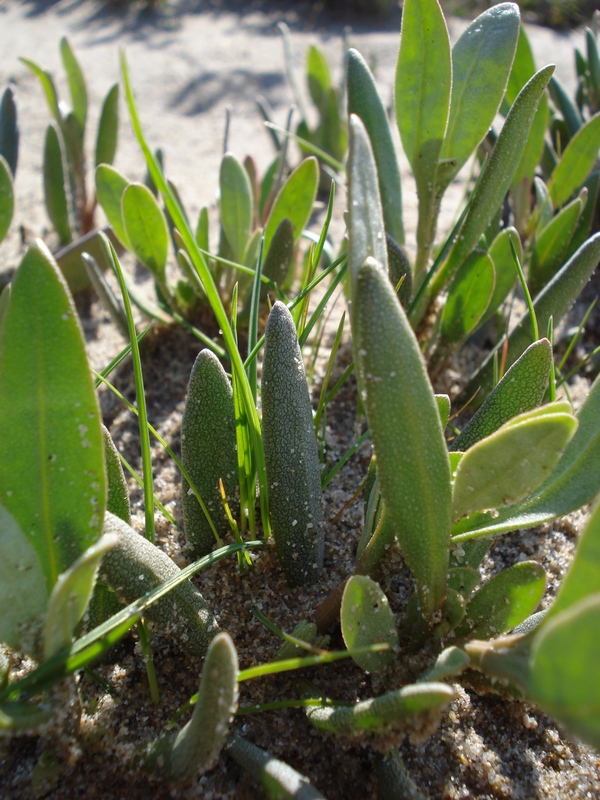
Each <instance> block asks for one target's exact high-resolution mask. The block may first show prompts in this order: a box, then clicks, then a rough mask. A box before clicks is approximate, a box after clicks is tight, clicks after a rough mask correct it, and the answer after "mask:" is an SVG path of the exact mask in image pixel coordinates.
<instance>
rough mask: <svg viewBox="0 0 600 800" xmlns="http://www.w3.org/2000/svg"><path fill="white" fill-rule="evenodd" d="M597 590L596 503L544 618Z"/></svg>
mask: <svg viewBox="0 0 600 800" xmlns="http://www.w3.org/2000/svg"><path fill="white" fill-rule="evenodd" d="M598 591H600V504H599V503H596V507H595V509H594V511H593V513H592V516H591V517H590V518H589V520H588V521H587V523H586V526H585V528H584V529H583V531H582V533H581V535H580V537H579V541H578V542H577V548H576V550H575V556H574V558H573V562H572V564H571V566H570V567H569V571H568V572H567V574H566V576H565V578H564V580H563V582H562V584H561V587H560V590H559V592H558V596H557V598H556V600H555V601H554V603H552V605H551V606H550V609H549V611H548V614H547V618H548V619H551V618H552V617H553V616H555V615H556V614H560V613H561V612H562V611H566V609H568V608H570V607H571V606H573V605H575V603H577V602H579V601H580V600H583V599H584V598H585V597H587V596H588V595H591V594H594V593H595V592H598Z"/></svg>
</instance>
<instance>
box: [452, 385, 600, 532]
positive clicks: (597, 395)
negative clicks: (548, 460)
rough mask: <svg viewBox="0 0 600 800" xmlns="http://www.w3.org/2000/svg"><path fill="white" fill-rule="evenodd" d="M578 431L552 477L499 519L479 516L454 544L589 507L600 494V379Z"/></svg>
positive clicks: (458, 529)
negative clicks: (584, 506)
mask: <svg viewBox="0 0 600 800" xmlns="http://www.w3.org/2000/svg"><path fill="white" fill-rule="evenodd" d="M576 417H577V420H578V422H579V426H578V428H577V431H576V433H575V435H574V436H573V438H572V439H571V441H570V442H569V444H568V445H567V447H566V449H565V452H564V453H563V455H562V457H561V459H560V461H559V462H558V464H557V465H556V467H555V469H554V471H553V472H552V474H551V475H550V476H549V477H548V479H547V480H546V481H544V483H543V484H542V485H541V486H540V487H539V488H538V489H537V490H536V491H535V492H534V493H533V494H532V496H531V497H530V498H528V499H527V500H525V501H524V502H523V503H520V504H519V505H517V506H514V507H512V508H507V509H501V510H500V513H499V514H498V515H497V516H494V517H492V516H491V515H490V514H475V515H473V517H471V518H469V519H467V520H464V522H463V523H458V525H456V526H454V528H453V530H452V534H453V538H454V541H460V540H461V539H463V538H465V539H468V538H473V537H475V536H489V535H490V534H496V533H504V532H505V531H511V530H515V529H516V528H532V527H534V526H535V525H541V524H542V523H544V522H549V521H550V520H552V519H555V518H556V517H562V516H564V515H565V514H569V513H570V512H571V511H575V509H577V508H581V506H583V505H585V504H586V503H589V502H591V501H592V500H593V498H594V497H595V496H596V495H597V494H598V492H599V491H600V378H596V380H595V381H594V384H593V386H592V388H591V390H590V393H589V395H588V397H587V399H586V401H585V403H584V404H583V406H582V407H581V409H580V410H579V412H578V413H577V414H576Z"/></svg>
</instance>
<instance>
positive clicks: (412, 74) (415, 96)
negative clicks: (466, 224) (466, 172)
mask: <svg viewBox="0 0 600 800" xmlns="http://www.w3.org/2000/svg"><path fill="white" fill-rule="evenodd" d="M451 84H452V60H451V53H450V38H449V36H448V29H447V28H446V21H445V19H444V15H443V13H442V9H441V7H440V5H439V3H438V0H406V1H405V3H404V6H403V9H402V30H401V34H400V52H399V54H398V64H397V67H396V79H395V90H394V95H395V106H396V120H397V123H398V130H399V131H400V137H401V139H402V146H403V147H404V152H405V153H406V156H407V158H408V160H409V162H410V165H411V167H412V170H413V173H414V176H415V180H416V183H417V194H418V196H419V222H418V226H417V250H418V252H417V263H416V266H415V273H416V275H417V277H418V276H419V275H421V274H422V273H423V270H424V269H425V267H426V266H427V261H428V257H429V249H430V247H431V244H432V241H433V237H434V235H435V220H436V216H437V215H436V208H435V192H436V173H437V169H438V161H439V157H440V152H441V148H442V142H443V139H444V135H445V133H446V125H447V122H448V113H449V109H450V89H451Z"/></svg>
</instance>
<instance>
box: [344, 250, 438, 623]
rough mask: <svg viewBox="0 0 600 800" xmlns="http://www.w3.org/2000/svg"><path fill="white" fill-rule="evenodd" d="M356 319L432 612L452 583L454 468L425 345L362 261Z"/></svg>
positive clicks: (380, 277) (394, 492)
mask: <svg viewBox="0 0 600 800" xmlns="http://www.w3.org/2000/svg"><path fill="white" fill-rule="evenodd" d="M353 303H354V317H353V319H352V327H353V340H354V346H355V358H356V362H357V368H358V381H359V387H360V391H361V396H362V399H363V404H364V408H365V411H366V414H367V420H368V423H369V428H370V430H371V434H372V437H373V444H374V447H375V453H376V456H377V475H378V478H379V481H380V485H381V494H382V496H383V498H384V500H385V503H386V508H387V510H388V512H389V514H390V516H391V518H392V521H393V522H394V524H395V525H396V530H397V536H398V540H399V542H400V546H401V548H402V552H403V554H404V557H405V559H406V562H407V564H408V565H409V567H410V569H411V570H412V572H413V574H414V576H415V578H416V581H417V586H418V591H419V596H420V600H421V604H422V605H421V610H422V613H423V614H424V616H425V617H428V616H429V615H430V614H432V613H433V612H434V611H435V610H436V609H437V608H439V607H440V605H441V603H442V601H443V598H444V594H445V585H446V572H447V565H448V531H449V512H450V466H449V462H448V455H447V452H446V447H445V443H444V437H443V432H442V426H441V422H440V417H439V414H438V410H437V404H436V402H435V397H434V394H433V390H432V388H431V384H430V383H429V378H428V376H427V371H426V369H425V364H424V362H423V358H422V355H421V351H420V348H419V344H418V342H417V340H416V338H415V335H414V333H413V331H412V328H411V327H410V324H409V322H408V320H407V318H406V315H405V313H404V311H403V309H402V307H401V305H400V302H399V301H398V298H397V297H396V295H395V293H394V290H393V288H392V286H391V284H390V282H389V279H388V277H387V275H386V274H385V272H384V271H383V269H382V268H381V266H379V265H378V264H377V262H375V261H374V260H373V259H367V260H366V262H365V265H364V266H363V267H362V269H361V271H360V273H359V277H358V281H357V290H356V295H355V297H354V298H353Z"/></svg>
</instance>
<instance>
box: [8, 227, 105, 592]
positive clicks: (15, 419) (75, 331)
mask: <svg viewBox="0 0 600 800" xmlns="http://www.w3.org/2000/svg"><path fill="white" fill-rule="evenodd" d="M0 439H1V440H2V442H3V453H4V454H5V455H4V456H3V457H2V458H1V459H0V499H1V503H2V505H3V506H4V507H5V508H6V509H7V510H8V511H9V512H10V513H11V514H12V515H13V516H14V518H15V520H16V521H17V523H18V524H19V526H20V527H21V529H22V530H23V532H24V533H25V535H26V536H27V538H28V540H29V542H30V543H31V544H32V545H33V547H34V548H35V551H36V553H37V555H38V558H39V559H40V562H41V565H42V568H43V571H44V576H45V579H46V585H47V590H48V592H49V591H50V590H51V588H52V587H53V586H54V584H55V583H56V580H57V578H58V575H59V573H61V572H63V571H64V570H65V569H67V568H68V567H69V566H70V565H71V564H72V563H73V562H74V561H75V560H76V559H77V558H78V557H79V556H80V555H81V553H83V551H84V550H85V549H86V548H87V547H89V545H90V544H92V543H93V542H94V541H95V540H96V539H97V538H98V536H99V535H100V531H101V529H102V519H103V515H104V507H105V503H106V484H105V475H104V457H103V444H102V432H101V430H100V416H99V411H98V403H97V400H96V396H95V393H94V386H93V382H92V379H91V374H90V371H89V367H88V364H87V359H86V355H85V344H84V339H83V334H82V332H81V329H80V327H79V322H78V320H77V315H76V312H75V307H74V305H73V301H72V300H71V298H70V296H69V293H68V291H67V288H66V284H65V282H64V280H63V278H62V276H61V274H60V271H59V269H58V267H57V265H56V263H55V262H54V260H53V259H52V256H51V255H50V253H49V252H48V250H47V249H46V247H45V246H44V245H43V244H42V243H41V242H36V243H35V244H34V245H32V246H31V247H30V248H29V250H28V251H27V253H26V254H25V256H24V258H23V261H22V262H21V265H20V266H19V268H18V270H17V272H16V274H15V277H14V280H13V285H12V294H11V299H10V303H9V306H8V309H7V311H6V315H5V317H4V323H3V328H2V339H1V342H0Z"/></svg>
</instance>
